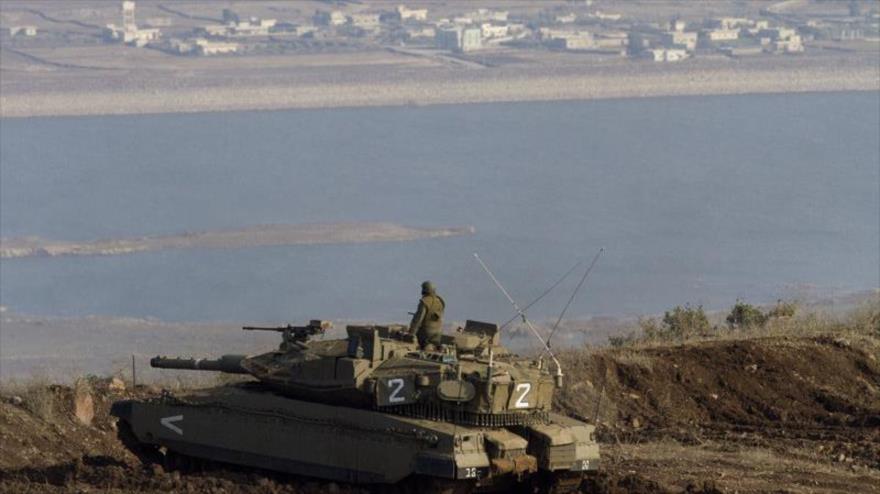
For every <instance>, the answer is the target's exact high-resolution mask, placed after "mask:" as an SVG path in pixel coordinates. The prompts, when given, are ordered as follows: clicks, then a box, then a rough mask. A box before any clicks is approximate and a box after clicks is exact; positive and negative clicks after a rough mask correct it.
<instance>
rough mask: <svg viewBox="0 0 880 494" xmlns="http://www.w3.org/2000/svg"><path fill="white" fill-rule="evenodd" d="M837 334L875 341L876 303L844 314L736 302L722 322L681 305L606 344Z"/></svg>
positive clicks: (879, 302)
mask: <svg viewBox="0 0 880 494" xmlns="http://www.w3.org/2000/svg"><path fill="white" fill-rule="evenodd" d="M712 321H716V322H717V324H713V323H712ZM840 333H847V334H853V335H874V336H880V298H873V299H871V300H869V301H868V302H864V303H863V304H862V305H860V306H858V307H856V308H854V309H851V310H849V311H848V312H845V313H843V314H840V313H838V314H833V313H828V312H827V311H822V310H818V309H815V310H812V311H804V310H802V309H800V308H799V307H798V304H797V303H795V302H792V301H783V300H778V301H777V302H776V304H775V305H774V306H772V307H770V308H768V309H762V308H761V307H759V306H755V305H752V304H749V303H746V302H745V301H742V300H739V299H738V300H737V301H736V303H735V304H734V305H733V307H731V309H730V311H729V312H727V314H726V316H723V319H721V318H720V317H718V316H717V315H711V316H710V315H707V314H706V312H705V311H704V310H703V307H702V306H697V307H691V306H690V305H687V304H686V305H684V306H676V307H674V308H673V309H671V310H669V311H666V312H665V313H664V315H663V318H662V319H660V320H658V319H657V318H641V319H639V322H638V324H637V327H636V328H635V329H634V330H632V331H629V332H627V333H623V334H620V335H614V336H610V337H609V338H608V343H609V345H610V346H612V347H615V348H620V347H629V346H638V345H651V344H660V343H668V342H679V343H680V342H684V341H688V340H695V339H715V338H739V337H753V336H778V335H791V336H808V335H821V334H840Z"/></svg>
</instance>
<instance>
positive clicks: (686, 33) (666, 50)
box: [628, 17, 804, 62]
mask: <svg viewBox="0 0 880 494" xmlns="http://www.w3.org/2000/svg"><path fill="white" fill-rule="evenodd" d="M802 51H804V44H803V39H802V37H801V36H800V34H798V30H797V29H795V28H791V27H782V26H775V27H774V26H771V24H770V21H769V20H756V19H747V18H740V17H722V18H715V19H706V20H703V21H702V22H696V23H687V22H684V21H682V20H680V19H673V20H672V21H670V22H669V25H668V26H666V29H658V28H657V27H655V26H639V27H637V28H636V29H633V30H632V31H631V32H630V35H629V46H628V54H629V55H631V56H640V57H645V58H649V59H652V60H655V61H667V62H669V61H679V60H684V59H685V58H688V57H690V56H692V55H694V54H695V53H697V52H704V53H706V52H708V53H711V52H718V53H723V54H725V55H728V56H745V55H757V54H762V53H800V52H802Z"/></svg>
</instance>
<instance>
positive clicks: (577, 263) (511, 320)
mask: <svg viewBox="0 0 880 494" xmlns="http://www.w3.org/2000/svg"><path fill="white" fill-rule="evenodd" d="M583 263H584V259H581V260H580V261H578V262H576V263H575V264H574V266H572V267H571V268H569V270H568V271H566V272H565V274H564V275H562V277H561V278H559V279H558V280H556V283H553V284H552V285H550V287H549V288H547V289H546V290H544V293H542V294H541V295H540V296H538V298H536V299H535V300H532V301H531V302H529V304H528V305H526V306H525V307H523V312H525V311H527V310H529V308H530V307H531V306H533V305H535V304H537V303H538V302H540V301H541V300H542V299H543V298H544V297H546V296H547V295H548V294H549V293H550V292H552V291H553V289H555V288H556V287H557V286H559V284H560V283H562V282H563V281H565V279H566V278H568V275H570V274H571V273H573V272H574V270H575V269H577V268H578V266H580V265H581V264H583ZM517 319H519V314H517V315H515V316H513V317H511V318H510V319H508V320H507V322H506V323H504V324H502V325H501V327H500V328H498V330H499V331H500V330H502V329H504V328H506V327H507V326H508V325H510V323H512V322H513V321H516V320H517Z"/></svg>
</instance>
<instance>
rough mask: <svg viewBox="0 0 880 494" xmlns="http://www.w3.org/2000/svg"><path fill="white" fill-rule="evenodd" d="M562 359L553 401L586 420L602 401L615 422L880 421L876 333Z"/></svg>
mask: <svg viewBox="0 0 880 494" xmlns="http://www.w3.org/2000/svg"><path fill="white" fill-rule="evenodd" d="M562 357H563V358H564V360H565V363H566V364H567V365H566V369H567V370H568V381H569V383H571V385H569V386H568V387H567V388H566V389H565V390H564V391H563V392H562V393H560V394H559V396H558V404H559V406H560V407H561V408H562V409H563V410H565V411H567V412H569V413H571V414H573V415H578V416H585V417H589V418H592V417H593V416H594V415H595V414H596V410H597V406H598V407H599V409H600V410H601V416H600V417H599V418H600V419H601V422H602V423H604V424H605V425H606V426H608V427H611V428H616V429H621V430H626V429H636V430H639V429H642V430H650V429H658V428H669V427H676V426H679V427H680V426H688V427H692V426H712V425H719V424H736V425H737V426H740V427H744V428H748V427H749V426H751V427H766V426H773V427H776V426H787V425H796V426H800V427H819V428H834V427H858V428H876V427H880V347H878V345H877V344H876V341H875V340H870V339H868V340H863V341H860V342H859V344H858V345H854V344H852V343H851V342H850V341H848V340H846V339H844V338H832V337H819V338H787V337H786V338H760V339H749V340H733V341H707V342H699V343H689V344H686V345H671V346H660V347H648V348H639V349H628V348H621V349H608V350H602V351H596V352H569V353H566V354H564V355H563V356H562ZM603 388H604V393H602V389H603ZM599 394H602V395H603V397H602V400H603V401H604V404H603V403H602V401H600V398H599Z"/></svg>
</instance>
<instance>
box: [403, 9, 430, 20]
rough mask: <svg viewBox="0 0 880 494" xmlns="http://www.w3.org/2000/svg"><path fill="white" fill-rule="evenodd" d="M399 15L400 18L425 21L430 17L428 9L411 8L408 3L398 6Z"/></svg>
mask: <svg viewBox="0 0 880 494" xmlns="http://www.w3.org/2000/svg"><path fill="white" fill-rule="evenodd" d="M397 15H398V16H400V20H402V21H405V20H408V19H412V20H414V21H424V20H427V19H428V9H410V8H407V7H406V5H398V6H397Z"/></svg>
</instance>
